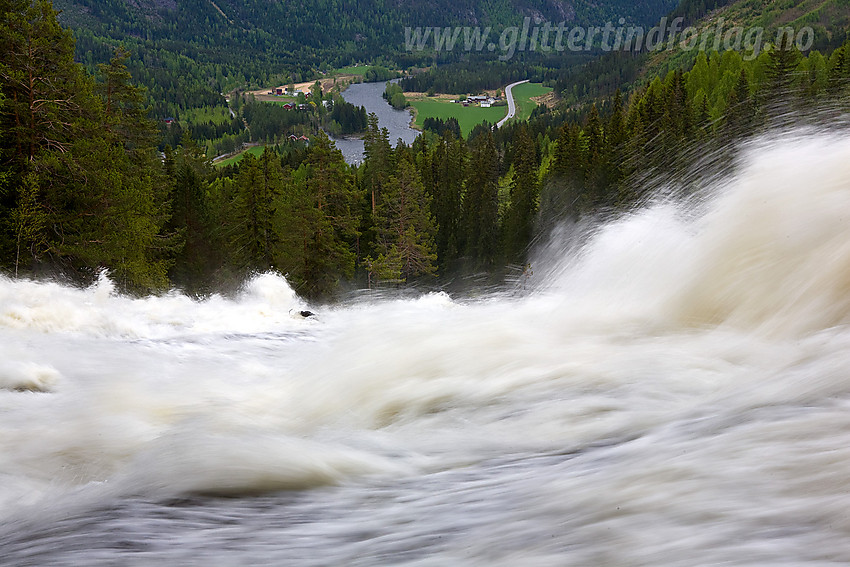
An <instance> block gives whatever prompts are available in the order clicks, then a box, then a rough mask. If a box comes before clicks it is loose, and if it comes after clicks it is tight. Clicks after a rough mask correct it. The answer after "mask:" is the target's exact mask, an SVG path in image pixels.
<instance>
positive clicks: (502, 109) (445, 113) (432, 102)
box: [410, 98, 508, 136]
mask: <svg viewBox="0 0 850 567" xmlns="http://www.w3.org/2000/svg"><path fill="white" fill-rule="evenodd" d="M410 105H411V106H412V107H413V108H415V109H416V120H415V121H414V126H416V127H417V128H419V129H422V125H423V123H424V122H425V119H426V118H442V119H443V120H445V119H447V118H457V122H458V124H459V125H460V131H461V132H462V133H463V135H464V136H468V135H469V133H470V132H472V129H473V128H475V127H476V126H477V125H478V124H481V123H482V122H484V121H487V122H490V123H492V124H495V123H496V122H498V121H499V120H501V119H502V118H503V117H504V116H505V113H506V112H507V111H508V107H507V106H492V107H490V108H479V107H477V106H463V105H462V104H458V103H455V102H448V101H445V100H438V99H430V98H422V99H412V100H410Z"/></svg>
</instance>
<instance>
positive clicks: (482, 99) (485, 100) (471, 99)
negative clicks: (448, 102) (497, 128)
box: [452, 95, 502, 108]
mask: <svg viewBox="0 0 850 567" xmlns="http://www.w3.org/2000/svg"><path fill="white" fill-rule="evenodd" d="M501 100H502V98H501V97H498V96H495V97H494V96H490V95H472V96H468V97H466V99H465V100H460V99H458V100H453V101H452V102H459V103H461V104H463V105H464V106H470V105H473V104H477V105H478V106H480V107H481V108H490V107H491V106H493V105H494V104H496V103H497V102H499V101H501Z"/></svg>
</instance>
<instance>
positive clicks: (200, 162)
mask: <svg viewBox="0 0 850 567" xmlns="http://www.w3.org/2000/svg"><path fill="white" fill-rule="evenodd" d="M2 1H3V3H4V4H3V8H4V11H5V13H6V14H8V16H7V18H6V19H4V21H3V23H2V24H0V39H1V40H2V41H0V51H2V53H1V54H2V57H0V81H2V90H1V91H0V94H2V99H0V105H2V106H1V107H2V121H0V132H2V136H0V156H2V161H0V265H2V267H3V269H4V270H5V271H6V272H7V273H9V274H14V275H29V274H41V273H50V274H57V273H58V274H62V275H63V276H65V277H68V278H71V279H73V280H74V281H79V282H83V283H85V282H88V281H91V280H92V279H93V278H95V277H96V275H97V274H98V273H99V271H100V270H104V269H105V270H108V271H109V273H110V274H111V276H112V277H113V278H114V279H115V280H116V281H117V283H119V284H120V285H121V286H122V287H123V288H124V289H127V290H134V291H148V290H156V289H164V288H167V287H169V286H171V285H177V286H179V287H181V288H183V289H186V290H188V291H192V292H195V293H206V292H209V291H212V290H213V289H214V288H215V287H216V286H222V285H225V284H227V283H228V282H233V281H239V280H240V279H241V278H243V277H245V276H246V275H247V274H250V273H252V272H255V271H263V270H276V271H278V272H280V273H281V274H284V275H286V277H287V278H288V280H289V281H290V282H292V284H293V286H294V287H295V288H296V289H297V290H298V292H299V293H301V294H303V295H304V296H306V297H311V298H327V297H333V296H334V294H336V293H338V292H339V290H340V289H342V288H344V287H345V286H346V285H355V286H371V285H381V284H382V283H387V282H389V283H393V284H396V283H413V282H428V283H430V284H433V283H435V282H438V281H440V280H438V279H435V278H440V277H443V278H446V277H451V276H453V275H458V274H470V273H477V272H480V271H489V272H493V273H500V272H501V271H503V270H504V269H505V267H506V266H510V265H522V264H523V263H524V262H525V261H527V254H528V249H529V245H530V243H531V242H532V241H533V240H534V238H535V237H536V235H537V234H538V233H539V231H540V230H542V229H545V226H546V224H545V222H542V221H546V220H547V219H552V222H559V221H561V220H563V219H569V218H578V217H582V216H588V215H596V214H599V213H600V211H603V212H604V211H606V210H614V211H616V210H623V209H628V208H631V207H634V206H636V205H637V204H639V203H641V202H643V201H644V200H645V199H646V198H647V195H645V194H642V193H641V189H640V188H641V187H645V185H642V184H640V183H634V182H633V181H634V179H636V178H638V177H640V176H641V175H647V174H649V173H652V172H657V171H665V172H668V173H669V174H670V175H675V176H677V177H680V178H682V179H683V180H684V181H682V183H686V182H687V172H688V171H689V166H690V165H691V164H692V163H693V162H694V159H695V157H694V153H693V150H694V148H705V147H711V145H712V143H713V141H714V142H717V143H720V142H722V143H723V144H727V145H728V141H729V140H732V139H737V138H740V137H745V136H749V135H753V134H754V133H757V132H759V131H763V130H764V129H765V128H768V127H769V126H770V125H772V124H775V123H776V121H777V120H779V121H781V120H782V119H783V117H785V116H789V114H791V113H789V110H794V109H799V108H806V107H812V106H820V105H821V103H825V104H826V105H827V106H829V105H833V106H835V105H838V106H840V105H841V104H845V105H846V100H847V84H848V82H850V53H848V50H850V44H845V45H843V46H842V47H840V48H839V49H836V50H835V51H834V52H832V53H831V54H829V55H822V54H820V53H818V52H811V53H809V54H808V56H807V57H803V56H802V55H801V54H799V53H797V52H795V51H783V50H774V51H771V52H769V53H764V54H762V55H760V56H759V57H758V58H756V59H755V60H753V61H745V60H743V58H742V57H741V56H740V55H739V54H737V53H734V52H726V53H722V54H720V53H718V54H710V55H705V54H702V55H700V56H699V57H698V58H697V60H696V61H695V63H694V65H693V66H692V67H691V68H690V69H689V70H687V71H681V70H677V71H673V72H670V73H668V74H667V75H666V76H664V77H658V78H656V79H653V80H652V81H650V82H649V83H648V84H647V85H646V86H645V87H643V88H642V89H640V90H637V91H635V92H633V93H632V94H631V95H630V96H629V97H628V99H626V98H625V97H623V96H621V95H619V94H618V93H616V94H615V95H614V96H612V97H610V98H605V99H600V100H598V101H597V102H596V103H595V104H592V105H589V106H587V107H582V108H576V107H573V108H569V109H567V108H561V109H556V110H548V109H546V108H543V107H541V109H539V110H537V111H535V113H534V114H533V115H532V118H531V119H530V120H529V121H528V123H509V124H508V125H506V126H505V127H503V128H500V129H493V128H491V127H490V126H488V125H482V126H479V127H477V128H475V129H474V130H473V131H472V133H471V134H470V135H469V137H468V138H467V139H463V138H462V137H461V136H460V135H459V133H458V132H457V131H456V128H455V126H456V125H455V124H452V123H449V122H444V123H442V124H440V123H435V124H430V125H429V126H430V127H431V129H430V130H429V131H426V132H424V133H423V134H422V135H421V136H419V137H418V138H417V139H416V141H415V142H414V143H413V144H411V145H409V146H408V145H405V144H404V143H398V144H396V145H395V146H393V144H392V142H391V140H390V139H389V134H388V132H387V131H386V130H385V129H382V128H379V126H378V123H377V118H376V117H375V116H368V117H366V124H365V134H364V147H365V159H364V161H363V163H362V164H361V165H359V166H356V167H355V166H351V165H348V164H346V163H345V160H344V159H343V157H342V154H341V153H340V152H339V151H338V150H337V149H336V148H335V147H334V145H333V143H332V142H331V140H330V139H329V138H328V137H327V136H326V135H325V134H324V133H323V132H322V131H321V129H319V128H314V129H311V130H310V133H311V135H310V141H309V143H308V144H306V145H305V144H291V143H288V142H286V141H284V140H281V139H280V131H279V130H278V129H276V127H275V126H274V124H275V123H276V122H275V121H278V122H277V125H278V126H280V125H281V123H282V122H280V121H285V120H295V121H296V122H293V123H287V124H286V125H285V126H286V127H287V128H295V127H304V128H305V131H307V130H306V127H307V126H308V125H310V126H315V125H317V124H316V123H314V122H311V121H321V120H322V119H323V117H325V119H327V118H328V117H332V116H333V113H334V111H335V110H336V109H337V105H338V104H339V103H338V101H336V100H335V99H333V98H332V100H331V101H329V105H328V106H329V108H328V107H325V104H323V103H321V101H322V100H325V99H326V97H327V96H328V93H324V94H323V93H321V92H320V89H319V90H316V89H315V88H314V93H313V96H312V97H311V98H312V99H313V100H314V104H315V101H319V103H318V104H315V108H313V109H312V110H311V111H309V112H304V113H303V114H298V112H293V111H286V110H285V109H282V108H280V107H276V106H274V105H269V104H263V105H261V104H259V103H256V102H254V101H250V100H245V101H243V102H241V103H238V105H241V107H240V109H239V110H240V112H241V113H242V115H243V116H246V117H250V120H249V123H250V124H251V130H252V132H251V135H252V136H253V135H256V136H262V137H264V138H265V139H266V140H267V141H269V142H270V147H268V148H267V149H266V151H265V152H264V153H263V154H262V155H261V156H259V157H253V156H247V157H245V158H244V159H243V160H242V161H241V162H240V163H239V164H237V165H234V166H229V167H223V168H214V167H213V166H212V165H211V163H210V161H209V158H208V157H207V154H206V152H205V150H204V148H202V147H201V146H199V145H198V144H197V143H196V142H195V140H193V139H192V137H191V135H190V134H189V132H183V134H182V137H181V139H180V140H179V142H176V143H175V144H168V145H166V146H165V147H164V148H163V149H162V151H160V150H159V148H158V144H159V143H160V138H159V135H158V130H157V128H156V126H155V124H154V123H153V122H152V121H151V120H150V119H149V118H148V111H149V109H148V108H147V107H146V106H145V103H144V101H145V98H144V94H143V92H142V90H141V89H140V88H139V87H137V86H135V85H134V83H133V81H132V80H131V75H130V72H129V70H128V69H127V67H126V62H127V53H126V52H124V51H123V50H121V49H118V50H116V51H115V53H114V54H113V56H112V59H111V60H110V62H109V63H108V64H101V65H100V66H99V67H98V69H97V72H96V73H94V74H89V73H87V72H86V71H85V70H84V68H83V67H82V66H81V65H79V64H77V63H75V62H74V60H73V53H74V42H73V38H72V37H71V35H70V33H69V32H68V31H66V30H64V29H62V28H61V27H60V26H59V25H58V23H57V21H56V13H55V11H54V10H53V9H52V7H51V5H50V3H49V2H48V1H43V0H42V1H36V2H29V1H24V0H2ZM311 108H312V107H311ZM340 108H346V107H344V106H340ZM271 109H275V110H271ZM340 112H342V111H340ZM263 113H265V114H263ZM355 114H356V115H357V116H359V117H358V118H356V119H355V118H352V120H353V121H357V120H360V119H361V118H360V117H362V114H361V113H360V112H359V111H358V112H357V113H355ZM261 115H262V117H261ZM339 116H341V114H340V115H339ZM295 117H298V118H295ZM299 121H303V122H299ZM263 124H268V126H267V127H266V126H263ZM264 127H265V128H267V129H266V130H263V128H264ZM255 128H256V133H255V132H254V129H255ZM276 141H277V142H279V143H277V144H275V142H276ZM541 227H543V228H541ZM443 281H444V280H443Z"/></svg>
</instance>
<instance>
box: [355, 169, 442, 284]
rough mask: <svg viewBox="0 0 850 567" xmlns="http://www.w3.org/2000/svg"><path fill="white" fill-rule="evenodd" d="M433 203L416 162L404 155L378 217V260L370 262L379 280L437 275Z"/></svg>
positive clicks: (389, 184)
mask: <svg viewBox="0 0 850 567" xmlns="http://www.w3.org/2000/svg"><path fill="white" fill-rule="evenodd" d="M430 201H431V199H430V196H429V195H428V194H427V193H426V192H425V187H424V186H423V185H422V180H421V179H420V178H419V175H418V173H417V171H416V168H415V166H414V164H413V162H412V161H411V160H410V159H409V156H408V155H405V154H402V158H401V159H400V160H399V163H398V166H397V172H396V174H395V175H393V176H391V177H390V179H389V180H388V182H387V184H386V186H385V187H384V191H383V193H382V196H381V201H380V203H379V205H378V207H377V208H376V213H375V219H374V226H375V228H376V229H377V233H378V238H377V241H376V247H375V248H376V252H377V257H370V258H369V259H368V262H369V264H370V265H371V266H372V271H373V272H374V273H375V274H377V275H378V276H379V277H380V278H382V279H399V278H401V279H404V280H405V281H410V280H411V279H413V278H415V277H418V276H422V275H430V274H433V273H434V272H435V271H436V269H437V267H436V260H437V254H436V250H435V245H434V236H435V233H436V227H435V225H434V220H433V218H432V216H431V211H430Z"/></svg>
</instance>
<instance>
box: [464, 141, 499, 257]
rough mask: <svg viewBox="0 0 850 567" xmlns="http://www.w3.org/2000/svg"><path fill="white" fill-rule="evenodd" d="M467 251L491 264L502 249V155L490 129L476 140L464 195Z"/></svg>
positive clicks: (471, 154)
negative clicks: (497, 148) (500, 246)
mask: <svg viewBox="0 0 850 567" xmlns="http://www.w3.org/2000/svg"><path fill="white" fill-rule="evenodd" d="M463 219H464V220H463V227H464V228H465V246H464V248H465V250H466V253H467V254H469V255H470V256H471V257H472V259H473V261H474V262H475V263H476V264H477V265H480V266H483V267H492V266H493V265H494V264H495V262H496V259H497V258H498V257H499V255H500V249H499V154H498V152H497V151H496V143H495V141H494V140H493V134H492V133H491V132H490V131H488V132H487V133H486V134H484V135H481V136H478V137H477V138H475V141H474V142H473V146H472V150H471V153H470V160H469V174H468V176H467V178H466V191H465V194H464V198H463Z"/></svg>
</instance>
